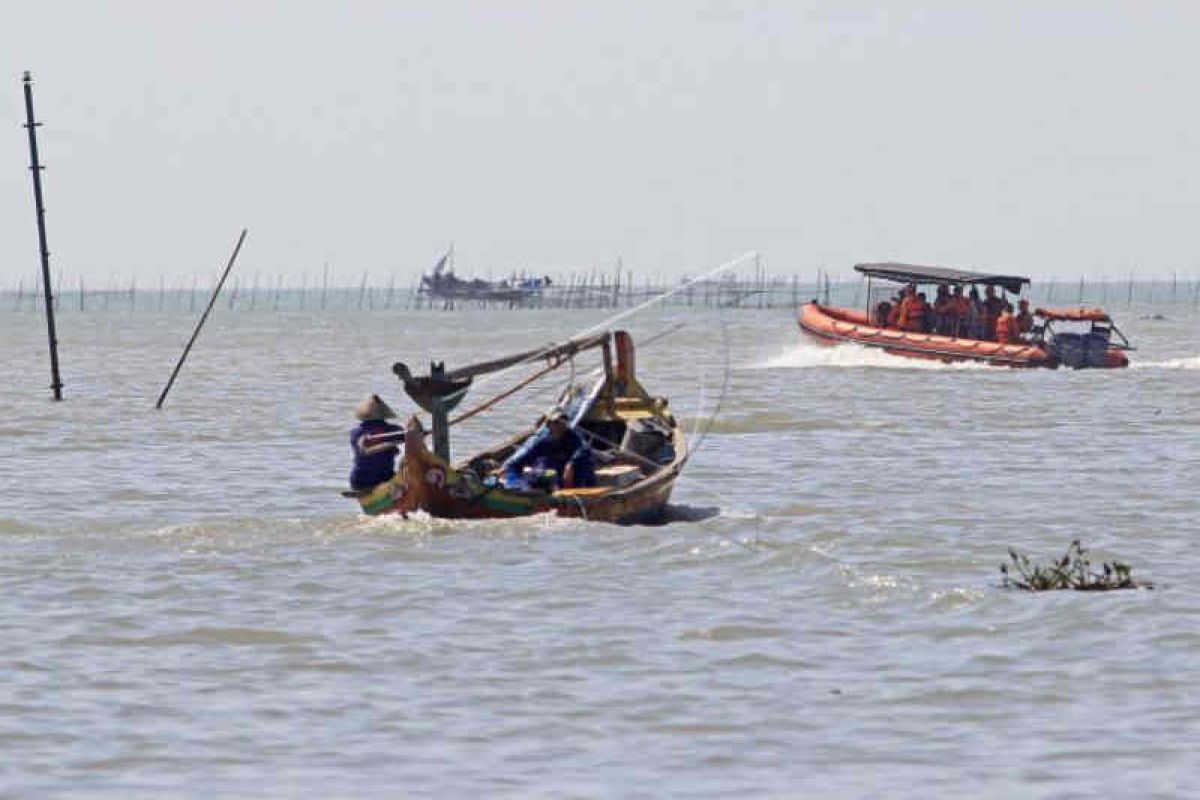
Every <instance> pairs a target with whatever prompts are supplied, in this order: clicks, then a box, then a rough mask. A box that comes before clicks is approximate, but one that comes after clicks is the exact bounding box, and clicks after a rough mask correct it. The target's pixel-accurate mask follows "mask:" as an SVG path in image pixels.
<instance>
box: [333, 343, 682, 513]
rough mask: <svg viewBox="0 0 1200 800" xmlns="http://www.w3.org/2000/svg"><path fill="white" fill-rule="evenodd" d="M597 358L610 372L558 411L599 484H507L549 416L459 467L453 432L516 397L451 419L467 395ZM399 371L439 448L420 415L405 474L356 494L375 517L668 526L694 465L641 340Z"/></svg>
mask: <svg viewBox="0 0 1200 800" xmlns="http://www.w3.org/2000/svg"><path fill="white" fill-rule="evenodd" d="M588 350H599V351H600V353H601V361H602V363H601V368H602V371H603V372H602V374H601V375H600V376H599V377H598V378H596V379H595V380H594V381H593V382H591V383H590V385H588V384H575V385H572V386H571V387H569V388H568V389H567V390H566V391H565V392H564V393H563V395H562V396H561V397H560V398H559V402H558V404H557V406H556V408H557V409H561V410H562V411H564V412H565V413H566V414H567V415H568V417H569V420H570V426H571V427H572V428H573V429H574V430H575V432H576V433H577V434H579V436H580V437H581V438H582V439H583V440H584V441H585V442H586V443H587V444H588V445H589V446H590V447H591V449H592V453H593V457H594V459H595V462H596V470H595V472H596V485H595V486H586V487H572V488H560V487H558V486H556V485H552V484H550V485H546V484H543V485H542V488H538V487H537V486H531V487H515V488H514V487H510V486H508V485H506V484H505V482H504V480H503V479H502V472H503V465H504V463H505V461H506V460H507V459H508V458H509V457H510V456H512V455H513V454H514V453H515V452H516V451H517V449H518V448H519V447H520V446H521V445H522V444H523V443H524V442H525V441H526V440H527V439H528V438H529V437H530V436H532V435H533V434H535V433H536V432H537V431H538V430H539V429H540V427H541V425H542V424H543V423H544V422H545V416H543V417H541V418H539V420H538V422H537V424H535V425H534V426H533V427H532V428H530V429H528V430H525V431H521V432H520V433H518V434H516V435H515V436H512V437H511V438H509V439H507V440H505V441H503V442H501V443H500V444H498V445H496V446H494V447H491V448H488V449H487V450H485V451H483V452H481V453H478V454H476V455H474V456H471V457H470V458H468V459H466V460H465V461H462V462H461V463H459V464H457V465H452V464H451V463H450V456H449V436H448V431H447V429H448V428H449V426H450V425H452V424H454V423H457V422H460V421H462V420H465V419H467V418H469V417H471V416H474V415H475V414H476V413H479V412H481V411H484V410H486V409H487V408H489V407H490V406H491V405H492V404H494V403H495V402H498V401H499V400H501V399H503V398H504V397H507V396H509V395H511V394H512V393H513V392H514V391H516V389H514V390H511V391H506V392H503V393H501V394H500V395H498V396H497V397H494V398H492V399H491V400H488V401H487V402H485V403H483V404H482V405H480V406H479V407H477V408H476V409H473V410H471V411H468V412H466V413H464V414H463V415H461V416H460V417H458V418H456V419H453V420H450V419H448V412H449V410H451V409H452V408H453V407H454V406H455V405H456V404H457V403H458V402H459V401H460V400H461V399H462V398H463V397H464V396H465V394H466V392H467V388H468V387H469V385H470V382H471V380H472V379H473V378H474V377H475V376H477V375H482V374H487V373H491V372H497V371H500V370H503V369H508V368H510V367H513V366H517V365H533V364H540V363H542V362H545V366H544V367H542V368H541V369H540V370H539V371H538V372H537V373H535V374H534V375H533V376H531V377H530V378H528V379H526V380H525V381H522V383H520V384H518V386H517V387H516V388H517V389H519V388H523V386H525V385H527V384H528V383H529V382H532V380H534V379H536V378H537V377H540V376H541V375H544V374H546V373H548V372H550V371H552V370H554V369H556V368H558V367H559V366H561V365H563V364H565V363H567V362H568V361H570V360H571V359H574V358H575V357H576V356H577V355H579V354H581V353H583V352H585V351H588ZM614 355H615V358H614ZM393 371H394V372H396V374H397V375H399V376H400V377H401V380H402V381H403V383H404V388H405V391H406V392H407V393H408V395H409V396H410V397H412V398H413V400H414V401H415V402H416V403H417V404H418V405H420V406H421V407H422V408H424V409H425V410H427V411H430V413H431V415H432V428H433V430H432V438H433V450H432V451H431V450H430V448H429V447H428V446H427V445H426V443H425V439H426V436H427V433H426V430H425V427H424V425H422V423H421V421H420V419H419V418H418V417H417V416H413V417H412V419H411V420H410V421H409V423H408V427H407V430H406V435H405V446H404V455H403V457H402V460H401V464H400V469H399V470H398V471H397V473H396V475H395V476H394V477H393V478H392V479H391V480H389V481H386V482H384V483H382V484H379V485H378V486H375V487H373V488H372V489H369V490H367V491H365V492H357V493H355V492H348V493H346V494H347V495H349V496H353V497H355V499H357V500H358V502H359V504H360V505H361V507H362V510H363V511H364V512H365V513H367V514H372V515H376V514H395V513H398V514H407V513H409V512H413V511H425V512H427V513H429V514H430V515H432V516H435V517H445V518H451V519H483V518H505V517H522V516H529V515H532V514H543V513H554V514H558V515H561V516H565V517H583V518H586V519H589V520H598V521H604V522H615V523H622V524H625V523H637V522H653V521H657V520H659V519H661V517H662V515H663V512H664V509H665V507H666V505H667V501H668V499H669V498H670V496H671V490H672V489H673V488H674V485H675V480H676V478H678V477H679V474H680V472H681V471H682V470H683V467H684V464H685V463H686V462H687V458H688V451H687V447H686V444H685V442H684V437H683V432H682V430H681V429H680V427H679V425H678V424H677V422H676V420H675V417H674V415H673V414H672V413H671V410H670V407H669V404H668V401H667V399H666V398H665V397H657V396H653V395H651V394H650V393H648V392H647V391H646V390H645V389H644V388H643V387H642V385H641V383H639V381H638V379H637V377H636V373H635V359H634V345H633V340H632V339H631V338H630V336H629V334H628V333H626V332H625V331H615V332H605V333H601V334H597V335H594V336H589V337H586V338H582V339H575V340H572V341H569V342H567V343H565V344H562V345H557V346H552V347H547V348H543V349H541V350H534V351H530V352H527V353H521V354H517V355H515V356H510V357H507V358H502V359H497V360H495V361H491V362H486V363H483V364H477V365H474V366H471V367H465V368H462V369H459V370H455V371H451V372H447V371H445V369H444V367H443V365H441V364H432V365H431V369H430V375H429V376H426V377H419V378H418V377H413V375H412V373H411V372H410V371H409V370H408V368H407V367H405V365H403V364H396V365H394V367H393Z"/></svg>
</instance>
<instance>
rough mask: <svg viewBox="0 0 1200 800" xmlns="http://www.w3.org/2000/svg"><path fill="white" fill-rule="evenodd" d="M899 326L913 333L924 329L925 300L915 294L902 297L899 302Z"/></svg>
mask: <svg viewBox="0 0 1200 800" xmlns="http://www.w3.org/2000/svg"><path fill="white" fill-rule="evenodd" d="M900 327H901V328H902V329H904V330H906V331H913V332H915V333H920V332H922V331H924V330H925V301H924V300H922V299H921V298H919V297H917V296H916V295H915V294H914V295H909V296H908V297H906V298H904V302H903V303H901V304H900Z"/></svg>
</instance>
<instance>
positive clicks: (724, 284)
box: [0, 271, 1200, 312]
mask: <svg viewBox="0 0 1200 800" xmlns="http://www.w3.org/2000/svg"><path fill="white" fill-rule="evenodd" d="M686 280H687V278H686V277H682V278H677V279H672V278H666V277H663V276H661V275H659V276H654V277H653V278H651V277H648V276H645V277H641V278H638V277H637V276H635V275H634V274H633V273H632V272H625V271H623V272H621V273H618V274H616V275H598V274H597V273H596V271H590V272H582V273H580V272H575V273H571V274H569V275H567V276H565V277H563V278H561V279H559V280H554V281H553V283H551V285H550V286H549V287H547V288H545V289H543V290H542V291H540V292H535V293H533V294H531V295H529V296H528V297H527V298H525V299H524V300H523V301H521V302H512V301H496V300H486V299H478V300H476V299H462V298H459V299H456V300H453V301H447V300H445V299H442V298H436V297H432V296H430V295H428V294H427V293H424V292H422V291H421V290H420V288H419V285H412V286H397V283H396V279H395V277H394V276H391V277H389V278H388V280H387V282H386V283H382V284H380V283H371V282H370V280H369V276H368V275H367V274H366V273H364V274H363V276H362V279H361V281H359V283H358V285H357V286H347V285H345V284H342V285H331V284H330V283H329V280H328V274H327V273H326V276H325V280H324V281H322V282H320V283H318V284H317V285H309V284H308V282H307V279H305V278H302V279H301V280H299V281H295V280H294V279H293V282H292V283H289V282H288V279H287V278H286V277H285V276H284V275H282V274H280V275H277V276H275V277H274V279H273V280H271V281H268V282H263V281H261V280H260V279H259V278H257V277H256V278H253V279H251V280H247V281H244V282H243V281H239V280H237V279H235V280H234V281H233V282H231V283H230V285H229V286H228V287H226V289H225V293H224V296H223V297H222V298H221V299H220V300H219V306H220V305H223V306H224V307H225V308H226V309H227V310H234V311H326V310H329V311H345V310H359V311H379V310H416V309H448V308H458V309H466V308H545V309H571V308H577V309H588V308H592V309H606V308H607V309H619V308H627V307H630V306H633V305H636V304H637V303H639V302H642V301H644V300H646V299H647V298H649V297H653V296H656V295H658V294H661V293H664V292H668V291H670V290H672V289H673V288H675V287H677V286H679V285H680V284H682V283H683V282H685V281H686ZM513 282H514V283H515V282H516V281H515V280H514V281H513ZM31 283H32V284H33V285H31V286H30V287H29V288H26V286H25V283H24V281H23V280H18V281H17V284H16V285H15V286H13V287H12V288H11V289H7V290H0V310H8V311H14V312H21V311H38V310H39V309H41V307H42V305H43V304H44V294H43V292H42V291H41V284H40V282H31ZM881 286H882V285H881ZM209 288H210V287H208V286H205V285H202V284H201V283H200V282H199V281H198V279H196V278H193V279H192V280H191V283H190V285H181V284H180V283H179V282H178V281H176V282H175V283H174V284H173V285H171V286H168V285H167V283H166V280H165V279H160V280H159V281H158V282H157V286H156V287H154V288H146V287H139V286H138V284H137V281H136V280H134V279H131V280H130V282H129V284H128V285H127V286H125V287H122V288H117V287H116V286H115V285H114V284H113V282H112V281H111V280H110V281H109V283H108V285H107V286H105V287H104V288H98V289H95V288H88V287H87V285H86V282H85V280H84V279H83V278H82V277H81V278H79V279H78V280H77V281H76V282H74V285H73V286H72V285H67V286H63V285H62V281H61V280H59V281H58V282H57V285H56V287H55V290H54V293H53V301H54V308H55V309H56V310H58V311H79V312H84V311H88V312H94V311H161V312H167V311H171V312H178V311H185V312H195V311H196V310H197V309H198V308H200V307H201V306H202V305H203V304H204V301H205V297H206V295H207V293H208V291H209ZM876 288H877V289H878V288H881V287H878V286H877V287H876ZM863 291H864V286H863V282H862V281H860V280H858V279H857V278H855V279H852V280H844V279H843V280H838V279H834V278H832V277H831V276H830V275H829V274H827V273H825V272H823V271H818V272H817V274H816V275H815V276H811V277H808V278H806V279H802V278H801V276H799V275H791V276H771V275H767V274H766V273H765V272H762V271H759V272H758V273H757V274H755V275H753V276H736V275H727V276H725V277H723V278H720V279H717V280H713V281H705V282H699V283H697V284H695V285H693V286H690V287H688V288H686V289H683V290H682V291H679V292H678V293H676V294H675V295H673V296H672V297H670V298H668V299H667V301H666V302H665V305H668V306H672V307H677V308H678V307H687V308H746V309H775V308H795V307H797V306H798V305H800V304H801V303H803V302H805V301H807V300H809V299H811V298H813V297H817V298H821V299H826V298H827V297H828V299H829V300H830V301H831V302H834V303H836V304H839V305H849V306H851V307H861V306H863V305H865V303H866V298H865V296H864V294H863ZM1027 292H1028V294H1027V296H1028V297H1029V298H1030V301H1031V302H1033V303H1044V304H1047V305H1051V304H1056V303H1057V304H1059V305H1087V304H1092V305H1101V306H1105V307H1110V308H1114V307H1119V306H1120V305H1122V304H1124V305H1125V306H1126V307H1129V306H1132V305H1133V304H1134V303H1135V302H1136V303H1139V304H1147V305H1153V304H1171V305H1180V304H1183V305H1191V306H1192V307H1200V277H1194V278H1190V279H1189V278H1188V277H1186V276H1179V275H1177V274H1175V273H1172V274H1171V275H1170V276H1169V277H1166V278H1158V279H1153V278H1150V279H1146V278H1142V279H1136V278H1132V277H1131V278H1129V279H1127V280H1120V281H1116V280H1103V279H1102V280H1089V279H1086V278H1079V279H1073V278H1072V279H1062V278H1047V279H1044V280H1041V281H1034V282H1033V285H1032V288H1030V289H1028V290H1027Z"/></svg>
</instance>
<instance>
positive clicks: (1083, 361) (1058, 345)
mask: <svg viewBox="0 0 1200 800" xmlns="http://www.w3.org/2000/svg"><path fill="white" fill-rule="evenodd" d="M1111 337H1112V331H1111V330H1109V329H1108V328H1106V327H1103V326H1100V325H1093V326H1092V329H1091V330H1090V331H1089V332H1087V333H1055V334H1054V339H1053V341H1051V342H1050V346H1049V349H1050V352H1051V353H1052V354H1053V355H1054V357H1055V358H1056V359H1057V360H1058V363H1060V364H1062V365H1063V366H1064V367H1071V368H1073V369H1086V368H1088V367H1103V366H1105V363H1104V358H1105V354H1106V353H1107V352H1108V342H1109V339H1110V338H1111Z"/></svg>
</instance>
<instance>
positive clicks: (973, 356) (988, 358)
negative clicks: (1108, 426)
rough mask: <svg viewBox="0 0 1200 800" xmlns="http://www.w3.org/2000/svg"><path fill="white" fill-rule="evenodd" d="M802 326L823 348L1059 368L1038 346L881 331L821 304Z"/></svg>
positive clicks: (810, 307)
mask: <svg viewBox="0 0 1200 800" xmlns="http://www.w3.org/2000/svg"><path fill="white" fill-rule="evenodd" d="M799 325H800V330H801V331H803V332H804V333H805V334H807V335H808V336H810V337H811V338H812V339H814V340H815V341H817V342H819V343H820V344H826V345H836V344H842V343H845V342H853V343H855V344H860V345H863V346H865V347H874V348H878V349H881V350H883V351H884V352H885V353H889V354H891V355H895V356H903V357H905V358H917V359H924V360H932V361H941V362H944V363H955V362H977V363H983V364H991V365H994V366H1003V367H1056V366H1058V362H1057V361H1056V360H1055V359H1054V358H1053V357H1052V356H1051V355H1050V353H1048V352H1047V351H1046V349H1045V348H1043V347H1041V346H1038V345H1035V344H1001V343H1000V342H988V341H982V340H979V339H967V338H961V337H957V336H942V335H939V334H933V333H913V332H909V331H899V330H894V329H891V328H881V327H879V326H877V325H873V324H871V322H870V320H869V319H868V318H867V315H866V314H864V313H863V312H861V311H856V310H854V309H849V308H839V307H837V306H823V305H821V304H819V303H806V304H805V305H804V306H803V307H802V308H801V309H800V318H799ZM1118 355H1121V354H1118ZM1122 357H1123V356H1122ZM1112 366H1119V365H1118V364H1113V365H1112Z"/></svg>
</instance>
